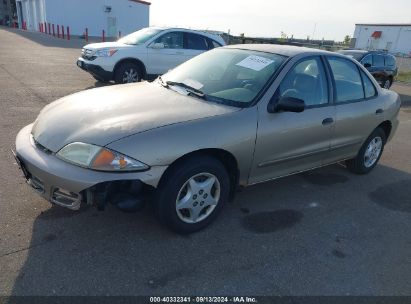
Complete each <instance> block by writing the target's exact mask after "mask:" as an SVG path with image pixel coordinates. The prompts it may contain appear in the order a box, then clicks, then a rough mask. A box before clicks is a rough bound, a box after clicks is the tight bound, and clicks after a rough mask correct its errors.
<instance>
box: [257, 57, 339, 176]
mask: <svg viewBox="0 0 411 304" xmlns="http://www.w3.org/2000/svg"><path fill="white" fill-rule="evenodd" d="M329 93H330V90H329V85H328V81H327V76H326V72H325V69H324V65H323V61H322V59H321V58H320V57H319V56H313V57H308V58H307V57H306V58H304V59H301V60H300V61H298V62H297V63H296V64H295V65H294V66H293V67H292V68H291V69H290V71H289V72H288V73H287V75H286V76H285V77H284V79H283V80H282V81H281V83H280V85H279V87H278V89H277V91H276V92H275V94H274V97H273V98H274V100H279V99H280V98H281V97H295V98H299V99H302V100H304V102H305V104H306V108H305V110H304V111H303V112H301V113H292V112H279V113H268V112H267V107H266V105H262V106H259V121H258V130H257V141H256V147H255V155H254V165H253V169H252V171H251V174H250V183H256V182H261V181H264V180H269V179H272V178H276V177H280V176H284V175H288V174H291V173H295V172H299V171H303V170H307V169H311V168H313V167H318V166H321V165H322V164H323V159H324V158H326V157H327V155H328V153H329V149H330V145H331V137H332V134H333V130H334V120H335V112H334V107H333V105H332V104H330V97H331V95H330V94H329Z"/></svg>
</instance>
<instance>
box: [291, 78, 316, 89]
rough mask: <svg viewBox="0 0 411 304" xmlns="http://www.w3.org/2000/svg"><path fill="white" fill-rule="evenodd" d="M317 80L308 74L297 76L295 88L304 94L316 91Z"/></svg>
mask: <svg viewBox="0 0 411 304" xmlns="http://www.w3.org/2000/svg"><path fill="white" fill-rule="evenodd" d="M316 84H317V79H316V78H315V77H314V76H311V75H307V74H297V75H296V76H295V78H294V88H295V89H296V90H298V91H302V92H310V91H312V90H315V88H316Z"/></svg>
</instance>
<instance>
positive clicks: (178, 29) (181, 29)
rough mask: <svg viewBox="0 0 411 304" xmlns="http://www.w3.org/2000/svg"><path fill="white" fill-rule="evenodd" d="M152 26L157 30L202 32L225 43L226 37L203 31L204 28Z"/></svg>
mask: <svg viewBox="0 0 411 304" xmlns="http://www.w3.org/2000/svg"><path fill="white" fill-rule="evenodd" d="M150 28H152V29H157V30H162V31H166V30H167V31H169V30H172V31H184V32H190V33H198V34H201V35H203V36H206V37H208V38H211V39H214V40H217V42H219V43H220V44H222V45H225V42H224V39H223V38H222V37H221V36H219V35H217V34H212V33H209V32H205V31H202V30H193V29H188V28H183V27H169V26H150Z"/></svg>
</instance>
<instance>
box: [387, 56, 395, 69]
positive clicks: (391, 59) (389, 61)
mask: <svg viewBox="0 0 411 304" xmlns="http://www.w3.org/2000/svg"><path fill="white" fill-rule="evenodd" d="M385 65H386V66H389V67H395V58H394V57H393V56H385Z"/></svg>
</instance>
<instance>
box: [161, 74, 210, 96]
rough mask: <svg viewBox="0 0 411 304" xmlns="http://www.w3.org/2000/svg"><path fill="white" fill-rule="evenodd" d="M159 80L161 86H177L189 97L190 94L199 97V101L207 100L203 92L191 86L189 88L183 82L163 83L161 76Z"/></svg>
mask: <svg viewBox="0 0 411 304" xmlns="http://www.w3.org/2000/svg"><path fill="white" fill-rule="evenodd" d="M159 79H160V83H162V85H163V86H179V87H182V88H184V89H185V90H186V91H187V92H188V94H189V95H190V94H192V95H195V96H197V97H200V98H201V99H204V100H207V97H206V94H204V92H203V91H200V90H198V89H196V88H193V87H192V86H189V85H188V84H185V83H183V82H176V81H166V82H165V83H164V81H163V79H162V78H161V76H160V77H159Z"/></svg>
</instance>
